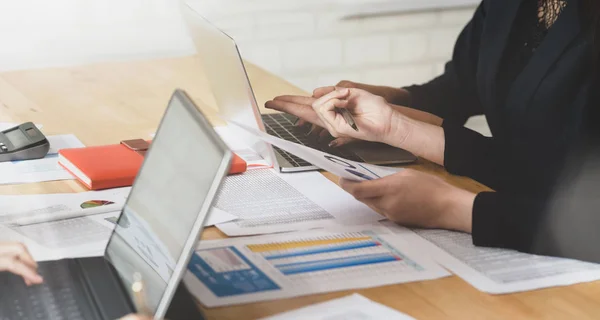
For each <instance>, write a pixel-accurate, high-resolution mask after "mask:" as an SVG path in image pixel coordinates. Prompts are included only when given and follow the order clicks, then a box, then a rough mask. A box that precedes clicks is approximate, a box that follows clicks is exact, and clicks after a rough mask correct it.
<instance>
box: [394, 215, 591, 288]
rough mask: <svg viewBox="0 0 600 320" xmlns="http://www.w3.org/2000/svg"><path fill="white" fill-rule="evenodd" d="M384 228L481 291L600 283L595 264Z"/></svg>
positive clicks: (457, 236) (442, 233)
mask: <svg viewBox="0 0 600 320" xmlns="http://www.w3.org/2000/svg"><path fill="white" fill-rule="evenodd" d="M384 224H385V225H387V226H391V227H390V228H391V229H395V232H398V233H402V234H403V236H404V238H405V239H406V240H407V241H410V242H412V243H413V246H414V247H421V248H422V250H423V251H427V252H429V253H430V254H431V256H432V258H433V259H434V260H436V261H437V262H438V263H440V264H442V265H443V266H444V267H446V268H448V269H449V270H450V271H452V272H453V273H455V274H456V275H457V276H459V277H461V278H462V279H463V280H465V281H467V282H468V283H470V284H471V285H472V286H474V287H475V288H477V289H478V290H480V291H484V292H488V293H492V294H503V293H513V292H520V291H528V290H534V289H540V288H548V287H555V286H564V285H571V284H575V283H581V282H588V281H595V280H600V265H597V264H592V263H587V262H581V261H576V260H570V259H559V258H553V257H544V256H537V255H531V254H525V253H521V252H517V251H513V250H504V249H497V248H483V247H475V246H474V245H473V240H472V238H471V235H469V234H465V233H460V232H452V231H446V230H419V229H416V230H413V231H414V232H410V233H411V234H412V235H410V234H408V233H407V230H408V229H405V228H402V227H397V226H395V225H394V226H392V225H393V224H390V223H384ZM415 238H420V239H415ZM423 239H425V240H426V242H425V245H423V242H422V240H423Z"/></svg>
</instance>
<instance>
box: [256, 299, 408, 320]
mask: <svg viewBox="0 0 600 320" xmlns="http://www.w3.org/2000/svg"><path fill="white" fill-rule="evenodd" d="M305 319H311V320H342V319H344V320H382V319H385V320H414V318H412V317H409V316H407V315H405V314H403V313H400V312H398V311H396V310H394V309H392V308H390V307H387V306H385V305H383V304H379V303H377V302H374V301H371V300H369V299H367V298H365V297H363V296H362V295H360V294H358V293H355V294H352V295H349V296H346V297H343V298H339V299H334V300H330V301H326V302H322V303H317V304H313V305H311V306H308V307H304V308H300V309H296V310H292V311H288V312H284V313H280V314H278V315H275V316H272V317H267V318H262V319H261V320H305Z"/></svg>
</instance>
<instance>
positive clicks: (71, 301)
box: [0, 260, 90, 320]
mask: <svg viewBox="0 0 600 320" xmlns="http://www.w3.org/2000/svg"><path fill="white" fill-rule="evenodd" d="M38 272H39V273H40V275H42V277H44V283H43V284H41V285H32V286H30V287H27V286H26V285H25V283H24V281H23V278H21V277H18V276H15V275H12V274H9V273H8V272H3V273H1V274H0V288H1V289H0V291H1V293H0V320H17V319H19V320H34V319H35V320H38V319H43V320H79V319H90V314H89V313H87V312H86V311H85V310H84V308H82V307H81V306H80V305H79V304H78V302H77V301H78V300H76V299H77V298H83V297H81V291H79V290H77V287H76V285H77V284H76V283H75V282H74V279H77V278H74V277H73V275H72V273H73V272H72V270H71V268H70V264H69V263H68V262H67V261H66V260H61V261H53V262H51V263H43V262H42V263H40V264H39V269H38ZM78 296H79V297H78Z"/></svg>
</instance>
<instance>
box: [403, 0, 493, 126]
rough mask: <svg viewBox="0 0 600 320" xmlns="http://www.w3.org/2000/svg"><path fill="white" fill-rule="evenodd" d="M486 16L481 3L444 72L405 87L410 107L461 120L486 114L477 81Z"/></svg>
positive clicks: (458, 40) (455, 120) (451, 119)
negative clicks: (408, 94)
mask: <svg viewBox="0 0 600 320" xmlns="http://www.w3.org/2000/svg"><path fill="white" fill-rule="evenodd" d="M484 2H485V1H484ZM485 16H486V14H485V5H484V3H483V2H482V3H481V4H480V5H479V7H478V8H477V10H476V11H475V14H474V16H473V18H472V19H471V21H470V22H469V23H468V24H467V25H466V26H465V28H464V29H463V31H462V32H461V34H460V35H459V37H458V39H457V41H456V44H455V47H454V53H453V56H452V60H451V61H449V62H448V63H447V64H446V67H445V71H444V73H443V74H442V75H440V76H439V77H437V78H435V79H433V80H431V81H430V82H428V83H425V84H422V85H413V86H409V87H406V88H405V89H406V90H408V91H409V92H410V94H411V100H410V103H409V106H410V107H411V108H414V109H418V110H422V111H426V112H429V113H432V114H434V115H437V116H438V117H440V118H442V119H444V120H450V121H453V122H460V123H464V122H465V121H466V120H467V119H468V118H469V117H470V116H473V115H479V114H483V110H482V107H481V104H480V102H479V100H478V99H477V96H478V95H477V89H476V83H475V82H476V73H477V61H478V60H479V59H478V56H479V45H480V40H481V35H482V29H483V23H484V19H485Z"/></svg>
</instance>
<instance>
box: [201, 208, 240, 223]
mask: <svg viewBox="0 0 600 320" xmlns="http://www.w3.org/2000/svg"><path fill="white" fill-rule="evenodd" d="M236 219H237V216H234V215H232V214H231V213H229V212H225V211H223V210H221V209H218V208H215V207H213V208H211V209H210V212H209V213H208V216H207V217H206V220H204V227H211V226H214V225H217V224H220V223H225V222H230V221H233V220H236Z"/></svg>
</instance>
